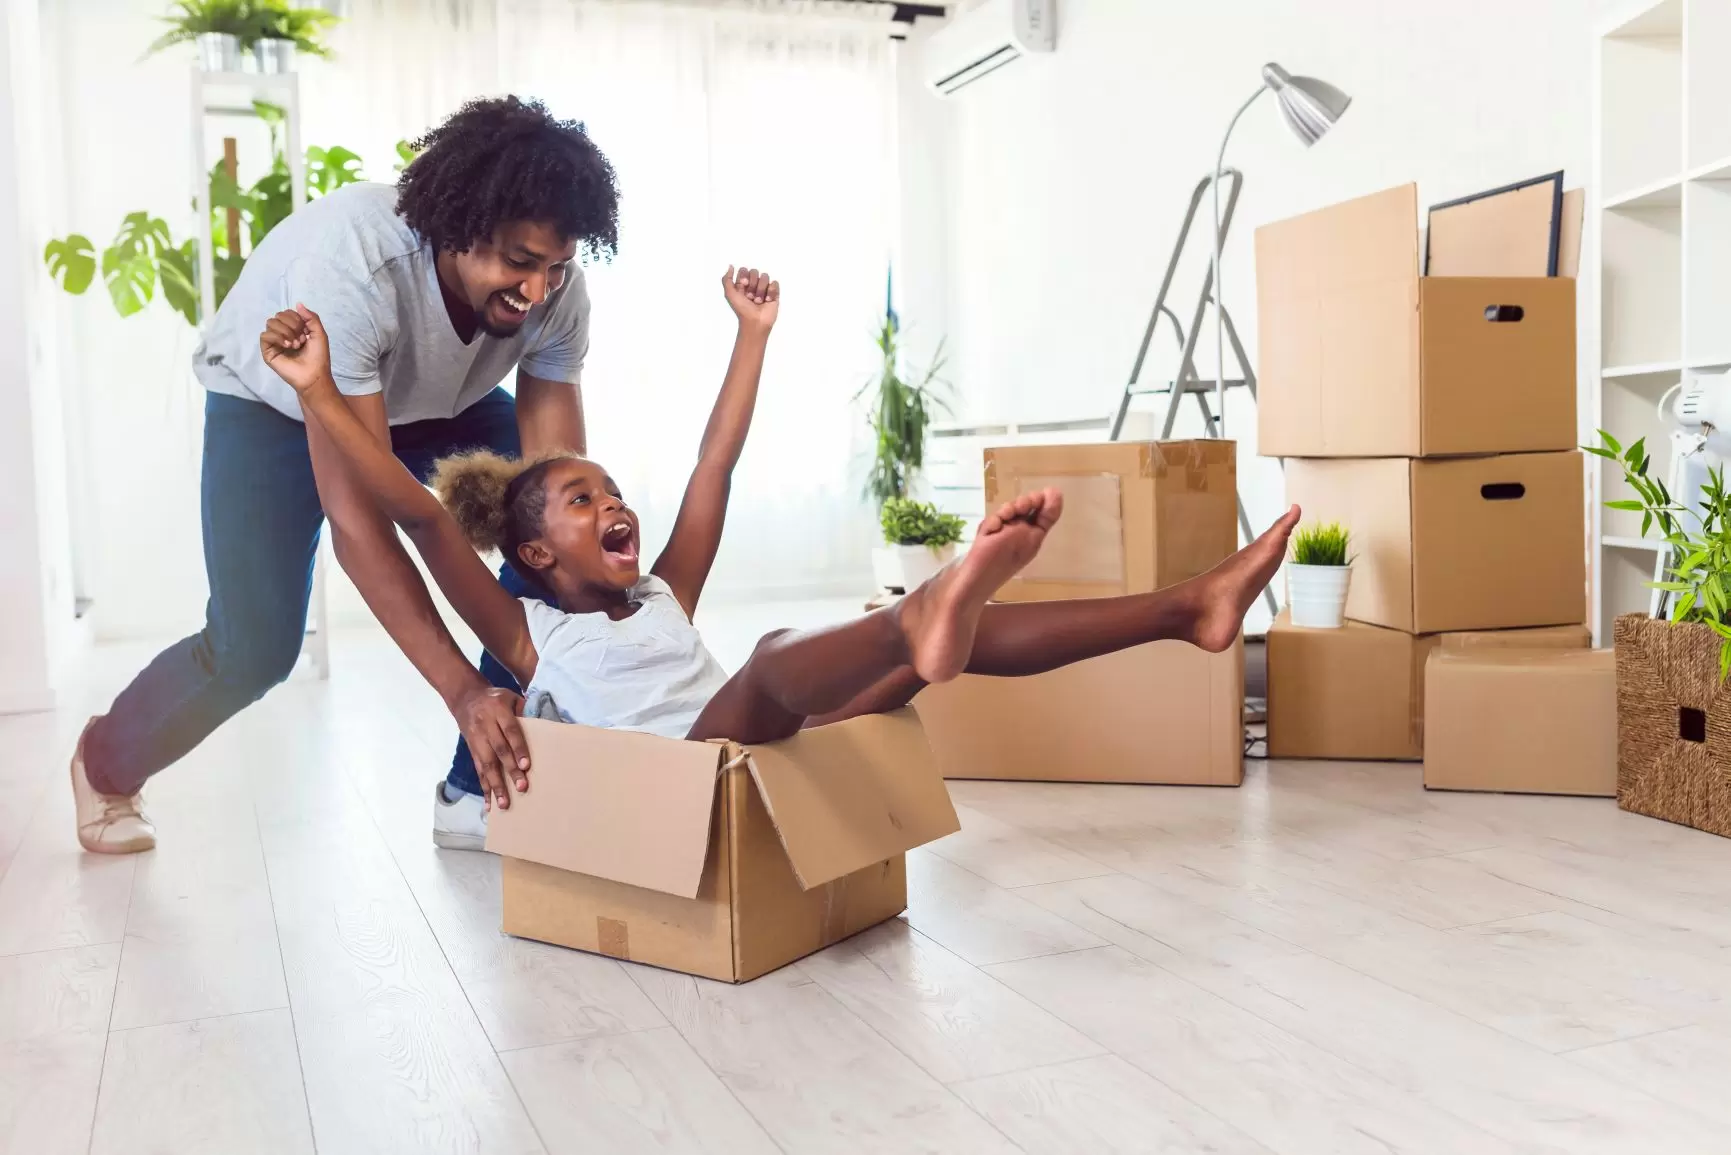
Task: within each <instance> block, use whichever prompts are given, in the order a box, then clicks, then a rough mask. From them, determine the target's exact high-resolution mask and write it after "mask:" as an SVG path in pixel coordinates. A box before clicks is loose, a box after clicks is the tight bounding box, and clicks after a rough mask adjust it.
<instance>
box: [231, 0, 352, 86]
mask: <svg viewBox="0 0 1731 1155" xmlns="http://www.w3.org/2000/svg"><path fill="white" fill-rule="evenodd" d="M254 3H255V7H254V9H253V23H252V28H251V29H250V40H251V48H252V51H253V56H254V58H255V59H256V60H257V62H258V70H259V71H260V72H263V73H270V74H275V73H281V72H292V71H294V62H295V55H296V53H299V52H304V53H306V54H307V55H308V56H324V57H328V56H329V55H330V54H331V51H330V49H329V48H328V47H326V46H325V43H324V41H323V39H322V37H323V34H324V30H325V29H326V28H329V27H330V26H331V25H333V24H335V23H336V22H337V17H336V15H335V14H333V13H330V12H327V11H325V10H324V9H322V8H295V7H292V6H290V4H289V3H288V0H254Z"/></svg>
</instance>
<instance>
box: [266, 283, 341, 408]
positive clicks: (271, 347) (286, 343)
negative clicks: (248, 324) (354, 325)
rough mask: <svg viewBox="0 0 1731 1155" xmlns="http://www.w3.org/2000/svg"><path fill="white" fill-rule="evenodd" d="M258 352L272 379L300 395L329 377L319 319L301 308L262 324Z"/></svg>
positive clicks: (327, 344)
mask: <svg viewBox="0 0 1731 1155" xmlns="http://www.w3.org/2000/svg"><path fill="white" fill-rule="evenodd" d="M258 347H259V351H260V352H261V353H263V354H264V363H265V364H266V365H269V366H270V367H271V368H272V369H274V370H276V375H277V376H278V377H281V378H282V379H283V380H284V381H287V382H288V383H289V384H290V385H291V386H293V387H294V391H295V392H296V393H301V394H304V393H306V392H307V391H308V390H310V389H311V388H312V387H313V386H315V385H317V384H318V383H319V382H320V381H321V380H324V379H326V378H328V377H329V376H330V375H331V344H330V340H329V338H327V337H326V336H325V327H324V323H323V322H321V321H320V320H319V315H318V314H317V313H315V312H313V311H312V310H311V309H309V308H307V307H306V306H305V305H296V306H295V307H294V308H293V309H284V310H283V311H282V312H280V313H278V314H277V315H276V316H274V317H272V318H271V319H270V320H269V321H267V322H265V327H264V332H263V333H260V334H259V338H258Z"/></svg>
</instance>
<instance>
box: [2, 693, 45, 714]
mask: <svg viewBox="0 0 1731 1155" xmlns="http://www.w3.org/2000/svg"><path fill="white" fill-rule="evenodd" d="M57 704H58V703H57V702H56V700H55V697H54V691H53V690H21V691H18V692H16V693H11V694H0V714H44V713H47V712H48V711H50V710H52V709H54V707H55V706H56V705H57Z"/></svg>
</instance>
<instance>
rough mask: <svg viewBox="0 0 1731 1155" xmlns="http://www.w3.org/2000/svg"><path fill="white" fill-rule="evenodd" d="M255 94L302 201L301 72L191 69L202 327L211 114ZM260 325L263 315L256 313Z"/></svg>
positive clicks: (319, 664) (207, 306) (326, 637)
mask: <svg viewBox="0 0 1731 1155" xmlns="http://www.w3.org/2000/svg"><path fill="white" fill-rule="evenodd" d="M255 100H263V101H268V102H270V103H272V104H276V105H278V106H279V107H281V108H282V109H283V112H284V116H283V151H284V152H285V153H286V154H287V159H288V166H289V203H290V204H291V205H292V206H293V208H294V209H299V208H300V207H301V206H302V205H304V204H306V199H307V184H306V150H305V149H304V148H303V147H302V144H301V108H300V77H299V76H298V75H297V74H296V73H293V72H285V73H277V74H264V73H252V72H204V71H202V70H199V69H194V70H193V72H192V107H191V113H192V121H191V124H192V189H193V206H194V213H195V214H196V218H197V223H196V225H195V227H196V229H197V233H196V236H197V247H198V286H199V319H200V323H201V326H200V327H201V328H202V327H203V325H207V324H209V323H210V319H211V318H212V317H214V316H215V315H216V270H215V268H214V266H213V263H212V256H213V248H212V237H211V209H210V183H209V173H210V169H211V165H212V164H213V163H214V160H213V158H212V156H211V154H210V150H209V147H208V146H209V141H210V136H209V126H210V121H211V119H212V118H223V117H228V118H235V117H239V118H243V119H245V118H256V117H257V113H256V112H255V111H254V109H253V102H254V101H255ZM260 327H261V328H262V327H263V318H260ZM328 557H329V554H328V551H327V550H326V549H325V546H324V539H323V537H321V538H320V543H319V548H318V550H317V552H316V553H315V555H314V558H313V584H312V595H311V597H310V599H309V601H308V605H307V631H306V640H305V643H304V644H303V646H302V649H301V658H302V661H304V662H308V663H310V664H311V665H312V667H313V669H314V671H315V672H316V673H317V675H318V676H319V677H320V678H329V677H330V676H331V646H330V634H331V631H330V608H329V599H328V598H327V597H326V593H325V586H326V577H327V573H328V571H329V566H330V563H329V561H328Z"/></svg>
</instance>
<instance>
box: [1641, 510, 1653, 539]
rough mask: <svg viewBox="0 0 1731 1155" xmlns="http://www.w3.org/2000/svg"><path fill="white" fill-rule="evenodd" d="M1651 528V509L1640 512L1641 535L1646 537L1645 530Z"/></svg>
mask: <svg viewBox="0 0 1731 1155" xmlns="http://www.w3.org/2000/svg"><path fill="white" fill-rule="evenodd" d="M1652 528H1653V514H1652V511H1650V510H1649V511H1647V512H1644V513H1642V514H1641V536H1642V537H1646V536H1647V531H1648V530H1650V529H1652Z"/></svg>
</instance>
